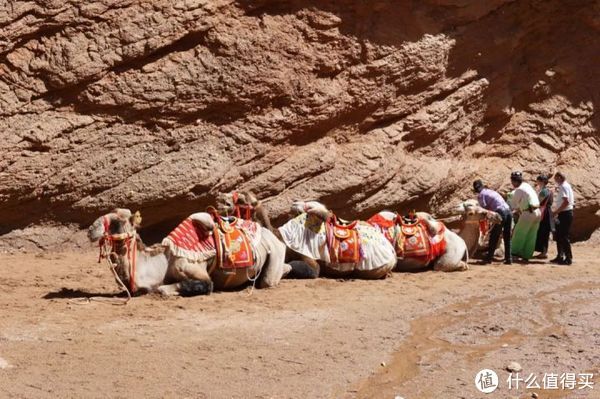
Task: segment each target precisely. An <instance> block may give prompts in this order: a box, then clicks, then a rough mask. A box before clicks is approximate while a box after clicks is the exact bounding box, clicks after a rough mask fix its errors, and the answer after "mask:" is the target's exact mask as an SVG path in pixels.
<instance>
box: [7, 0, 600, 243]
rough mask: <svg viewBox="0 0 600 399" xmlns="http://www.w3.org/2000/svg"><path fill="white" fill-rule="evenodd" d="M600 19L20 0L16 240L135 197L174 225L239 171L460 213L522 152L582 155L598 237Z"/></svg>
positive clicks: (11, 194)
mask: <svg viewBox="0 0 600 399" xmlns="http://www.w3.org/2000/svg"><path fill="white" fill-rule="evenodd" d="M599 31H600V6H599V3H598V2H597V1H595V0H572V1H569V2H564V1H559V0H528V1H524V0H489V1H479V0H413V1H408V0H407V1H392V0H377V1H358V0H352V1H351V0H335V1H333V0H319V1H316V0H256V1H250V0H238V1H233V0H181V1H171V0H169V1H167V0H154V1H142V0H137V1H135V0H89V1H82V0H21V1H8V2H3V3H2V5H0V54H1V57H0V114H1V117H0V132H1V137H2V140H0V153H1V155H2V156H1V157H0V234H1V236H0V240H2V241H3V242H4V245H5V246H10V247H13V248H14V247H15V246H16V247H23V248H28V247H29V246H32V247H47V246H51V245H53V243H55V242H62V241H65V238H66V237H68V236H69V233H67V232H66V231H70V230H69V229H70V227H72V226H75V227H77V226H80V227H84V226H85V225H87V224H88V223H89V222H90V221H91V220H93V219H94V218H95V217H96V216H97V215H98V214H99V213H101V212H104V211H105V210H107V209H109V208H111V207H113V206H116V205H118V206H122V207H130V208H132V209H140V210H141V211H142V213H143V215H144V222H145V225H146V226H147V228H146V234H148V232H153V233H155V234H156V235H162V234H164V233H165V232H166V231H167V230H168V229H169V228H170V227H171V226H172V225H174V224H175V223H176V222H178V221H179V220H180V219H182V218H183V217H185V216H187V215H188V214H189V213H191V212H193V211H197V210H199V209H203V208H204V207H205V206H206V205H208V204H210V203H211V202H212V201H213V200H214V197H215V195H216V193H218V192H220V191H230V190H233V189H251V190H253V191H254V192H255V193H256V194H257V195H258V196H259V197H261V198H263V199H264V201H265V204H266V206H267V207H268V208H269V209H270V211H271V213H272V214H273V215H274V216H275V217H276V219H277V220H278V221H281V220H283V218H284V217H285V214H286V212H287V210H288V208H289V204H290V202H291V201H292V200H294V199H301V198H302V199H319V200H321V201H323V202H324V203H326V204H327V205H329V206H330V207H331V208H332V209H334V210H335V211H336V212H338V213H339V214H340V215H341V216H345V217H348V218H351V217H365V216H369V215H370V214H371V213H373V212H375V211H377V210H379V209H382V208H392V209H397V210H402V209H409V208H417V209H429V210H431V211H432V212H435V213H440V214H442V213H445V212H446V211H447V210H448V208H449V206H450V205H451V204H453V203H456V202H457V201H458V200H460V199H465V198H467V197H469V196H471V195H472V194H471V192H470V187H471V181H472V180H473V179H475V178H478V177H481V178H483V179H485V181H486V182H487V183H488V184H489V185H490V186H492V187H494V188H498V189H501V190H506V189H507V187H508V176H509V173H510V171H511V170H513V169H520V170H523V171H524V172H525V174H526V176H527V177H528V178H531V179H533V178H534V177H535V176H536V175H537V174H539V173H540V172H552V171H554V170H556V169H561V170H563V171H564V172H566V174H567V175H568V177H569V178H570V180H571V182H572V183H573V185H574V187H575V189H576V192H577V195H578V206H577V207H578V209H577V213H576V220H575V233H576V236H577V237H578V238H585V237H587V236H589V235H590V234H591V232H592V231H593V230H594V229H596V228H597V227H599V226H600V215H599V214H598V210H599V209H600V179H599V178H598V171H599V170H600V167H599V162H600V137H599V135H598V126H599V125H600V118H599V113H598V107H599V104H600V76H599V75H600V72H599V71H600V69H599V68H598V64H599V63H600V59H599V55H600V41H599V40H598V37H599V33H600V32H599ZM49 225H54V226H58V227H55V228H54V230H52V231H54V232H55V233H47V232H46V233H43V231H44V228H41V227H40V226H49ZM48 228H49V227H48ZM65 229H66V230H65ZM58 236H60V239H58V238H57V237H58ZM40 237H42V238H40ZM53 237H54V238H56V239H54V238H53Z"/></svg>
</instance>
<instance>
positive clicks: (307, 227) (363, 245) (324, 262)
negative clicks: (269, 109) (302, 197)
mask: <svg viewBox="0 0 600 399" xmlns="http://www.w3.org/2000/svg"><path fill="white" fill-rule="evenodd" d="M292 211H293V212H295V213H297V214H298V216H296V217H295V218H293V219H291V220H289V221H288V222H287V223H286V224H284V225H283V226H281V227H280V228H279V232H280V235H281V238H282V239H283V241H284V242H285V245H286V246H287V247H288V248H289V249H290V250H292V251H293V252H295V253H297V254H299V255H301V256H302V257H304V258H306V259H311V260H313V262H307V263H309V265H310V266H311V267H317V271H316V272H315V274H314V276H317V275H318V274H319V271H320V272H321V273H322V274H323V275H327V276H330V277H351V276H352V277H356V278H362V279H379V278H384V277H386V276H387V275H388V273H390V272H391V271H392V269H393V268H394V266H395V264H396V256H395V253H394V248H393V247H392V245H391V244H390V243H389V242H388V241H387V239H386V238H385V237H384V236H383V234H381V232H380V231H378V230H377V229H376V228H374V227H373V226H371V225H369V224H368V223H366V222H362V221H357V222H353V223H352V224H351V225H352V226H353V227H351V228H349V227H348V226H341V225H336V224H330V225H329V226H327V224H328V223H329V222H330V221H331V217H332V216H333V214H332V213H331V212H330V211H329V210H328V209H327V208H326V207H325V206H324V205H323V204H321V203H319V202H316V201H309V202H301V201H299V202H294V204H293V205H292ZM336 226H337V227H336ZM345 228H349V229H350V230H354V231H356V232H357V236H356V237H353V238H352V239H351V240H354V239H357V242H358V244H359V245H358V247H357V248H359V249H358V251H360V256H356V258H355V260H354V261H351V262H349V261H347V260H348V258H343V257H342V256H338V255H337V254H338V253H337V252H335V251H334V252H335V253H333V252H332V249H331V248H330V245H331V241H330V240H328V234H330V235H329V237H332V234H334V233H335V231H338V232H343V231H344V229H345ZM328 229H337V230H334V231H333V232H332V231H331V230H328ZM335 234H337V233H335ZM352 234H353V233H352ZM354 243H356V241H354ZM338 245H340V246H341V248H342V249H344V248H347V246H348V241H341V243H340V244H338ZM355 254H356V252H355Z"/></svg>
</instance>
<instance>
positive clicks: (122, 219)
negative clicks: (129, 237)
mask: <svg viewBox="0 0 600 399" xmlns="http://www.w3.org/2000/svg"><path fill="white" fill-rule="evenodd" d="M141 223H142V216H141V214H140V212H139V211H137V212H135V213H131V211H130V210H129V209H124V208H117V209H115V210H114V211H112V212H110V213H107V214H106V215H102V216H100V217H99V218H98V219H96V220H95V221H94V223H92V225H91V226H90V227H89V228H88V238H89V239H90V241H91V242H96V241H98V240H99V239H100V238H102V237H104V236H105V235H106V234H108V235H115V236H116V235H121V234H129V233H133V232H134V231H135V230H136V229H138V228H139V227H140V225H141Z"/></svg>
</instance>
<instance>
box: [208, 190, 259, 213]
mask: <svg viewBox="0 0 600 399" xmlns="http://www.w3.org/2000/svg"><path fill="white" fill-rule="evenodd" d="M236 205H250V206H253V207H256V206H257V205H258V199H257V198H256V196H255V195H254V194H253V193H251V192H250V191H243V192H237V191H233V192H231V193H221V194H219V195H218V196H217V210H218V211H219V213H221V214H223V215H231V214H233V213H234V211H235V207H236Z"/></svg>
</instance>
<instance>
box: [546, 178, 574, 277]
mask: <svg viewBox="0 0 600 399" xmlns="http://www.w3.org/2000/svg"><path fill="white" fill-rule="evenodd" d="M554 181H555V182H556V184H557V192H556V199H555V201H554V204H555V206H556V208H555V209H554V210H553V211H552V214H553V217H555V218H556V219H557V222H556V223H557V225H556V248H557V250H558V254H557V256H556V258H555V259H553V260H552V261H551V262H553V263H558V264H559V265H570V264H571V263H573V253H572V252H571V240H570V237H569V235H570V233H571V224H573V207H574V206H575V195H574V193H573V189H572V188H571V185H570V184H569V183H568V182H567V179H566V177H565V175H564V174H563V173H561V172H556V174H554Z"/></svg>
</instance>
